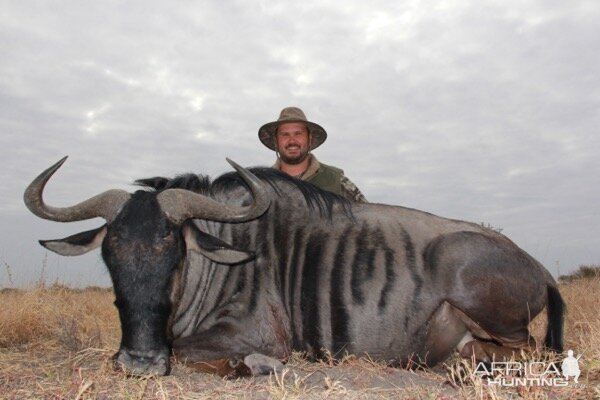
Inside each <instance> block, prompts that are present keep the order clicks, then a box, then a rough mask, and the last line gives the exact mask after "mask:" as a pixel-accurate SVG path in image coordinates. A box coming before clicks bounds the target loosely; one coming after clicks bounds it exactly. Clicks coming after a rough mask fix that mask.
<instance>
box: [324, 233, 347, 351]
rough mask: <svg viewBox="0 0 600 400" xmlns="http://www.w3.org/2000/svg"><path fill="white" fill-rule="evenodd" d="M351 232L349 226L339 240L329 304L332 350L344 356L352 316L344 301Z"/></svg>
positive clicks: (332, 273) (332, 272)
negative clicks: (347, 247)
mask: <svg viewBox="0 0 600 400" xmlns="http://www.w3.org/2000/svg"><path fill="white" fill-rule="evenodd" d="M351 232H352V228H347V229H346V230H345V231H344V234H343V236H342V237H341V238H340V240H339V241H338V244H337V248H336V250H335V258H334V261H333V270H332V271H331V281H330V285H331V290H330V292H329V293H330V294H329V295H330V299H329V304H330V307H331V312H330V315H331V338H332V343H331V350H332V352H333V356H334V357H342V356H343V355H344V354H343V352H344V350H345V349H346V347H347V346H348V344H349V343H350V332H349V321H350V316H349V314H348V310H347V308H346V304H345V301H344V292H345V289H346V285H345V279H344V275H345V272H346V254H345V252H346V243H347V242H346V240H347V239H348V237H349V235H350V233H351Z"/></svg>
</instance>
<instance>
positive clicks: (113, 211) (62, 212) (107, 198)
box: [23, 157, 131, 222]
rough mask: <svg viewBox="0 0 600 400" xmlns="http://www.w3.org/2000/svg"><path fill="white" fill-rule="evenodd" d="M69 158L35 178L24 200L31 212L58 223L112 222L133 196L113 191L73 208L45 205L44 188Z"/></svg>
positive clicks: (28, 187) (121, 191) (120, 191)
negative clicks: (97, 218) (86, 220)
mask: <svg viewBox="0 0 600 400" xmlns="http://www.w3.org/2000/svg"><path fill="white" fill-rule="evenodd" d="M66 159H67V157H64V158H63V159H61V160H60V161H58V162H57V163H56V164H54V165H53V166H51V167H50V168H48V169H47V170H45V171H44V172H42V173H41V174H39V175H38V177H37V178H35V179H34V180H33V181H32V182H31V183H30V184H29V186H27V189H25V194H24V196H23V199H24V200H25V205H26V206H27V208H29V211H31V212H32V213H34V214H35V215H37V216H38V217H40V218H44V219H49V220H52V221H58V222H72V221H82V220H84V219H91V218H95V217H102V218H104V219H105V220H106V221H107V222H111V221H112V220H113V219H114V218H115V216H116V215H117V213H118V211H119V209H120V208H121V206H122V205H123V204H124V203H125V202H126V201H127V200H128V199H129V197H130V196H131V195H130V194H129V193H127V192H126V191H124V190H118V189H112V190H107V191H106V192H104V193H100V194H99V195H96V196H94V197H92V198H90V199H87V200H85V201H82V202H81V203H79V204H77V205H74V206H72V207H51V206H48V205H46V204H45V203H44V200H43V199H42V194H43V192H44V187H45V186H46V183H47V182H48V180H49V179H50V177H51V176H52V175H53V174H54V173H55V172H56V171H57V170H58V169H59V168H60V166H61V165H63V163H64V162H65V160H66Z"/></svg>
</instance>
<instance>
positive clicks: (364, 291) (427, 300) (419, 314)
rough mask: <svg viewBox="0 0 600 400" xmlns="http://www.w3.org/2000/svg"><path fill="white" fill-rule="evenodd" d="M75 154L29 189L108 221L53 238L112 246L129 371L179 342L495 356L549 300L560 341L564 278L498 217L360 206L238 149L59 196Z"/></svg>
mask: <svg viewBox="0 0 600 400" xmlns="http://www.w3.org/2000/svg"><path fill="white" fill-rule="evenodd" d="M65 159H66V157H65V158H64V159H62V160H61V161H59V162H58V163H56V164H55V165H53V166H52V167H50V168H48V169H47V170H46V171H44V172H42V173H41V174H40V175H39V176H38V177H37V178H36V179H35V180H34V181H33V182H32V183H31V184H30V185H29V187H28V188H27V190H26V192H25V196H24V197H25V203H26V204H27V207H28V208H29V209H30V210H31V211H32V212H33V213H34V214H35V215H37V216H39V217H41V218H46V219H50V220H53V221H60V222H69V221H78V220H85V219H90V218H94V217H102V218H104V219H105V220H106V224H105V225H103V226H101V227H100V228H98V229H94V230H91V231H87V232H82V233H79V234H76V235H73V236H70V237H67V238H64V239H61V240H50V241H41V242H40V243H41V244H42V245H44V246H45V247H47V248H48V249H50V250H52V251H54V252H57V253H59V254H63V255H79V254H83V253H85V252H87V251H90V250H92V249H94V248H97V247H99V246H101V247H102V257H103V259H104V262H105V263H106V265H107V267H108V270H109V272H110V276H111V279H112V282H113V286H114V292H115V296H116V301H115V304H116V306H117V308H118V311H119V317H120V320H121V329H122V340H121V345H120V348H119V350H118V352H117V354H116V355H115V362H116V364H117V365H120V366H122V367H123V368H124V369H126V370H128V371H129V372H130V373H132V374H145V373H153V374H167V373H168V372H169V370H170V355H171V354H175V355H176V356H177V359H179V360H183V361H186V362H188V363H190V364H191V365H196V366H199V367H200V366H205V367H206V369H211V368H214V369H215V370H216V371H217V372H218V373H221V374H236V373H240V374H242V373H244V372H246V373H247V372H250V373H261V372H265V371H268V370H270V369H272V368H277V367H278V364H277V363H272V362H270V361H273V360H274V359H285V358H286V357H287V356H288V355H289V354H290V352H291V351H292V350H299V351H305V352H307V353H308V354H309V355H312V356H315V357H319V356H322V355H323V352H324V351H328V352H329V354H332V355H334V356H340V355H343V354H346V353H352V354H359V355H365V354H367V355H369V356H370V357H373V358H376V359H381V360H386V361H389V362H390V363H399V364H406V363H409V362H413V361H414V362H418V363H419V364H421V365H428V366H431V365H435V364H436V363H438V362H439V361H441V360H443V359H445V358H446V357H447V356H448V355H449V354H450V353H451V352H452V351H454V349H458V351H459V352H460V353H461V355H463V356H470V355H475V357H476V358H477V359H479V360H484V361H485V360H487V361H489V360H491V359H492V357H504V356H506V355H507V351H509V352H510V351H512V350H515V349H522V348H526V347H529V346H531V345H533V339H532V338H531V337H530V334H529V331H528V323H529V322H530V320H531V319H533V318H534V317H535V316H536V315H537V314H539V313H540V312H541V311H542V310H543V309H544V307H546V308H547V313H548V317H549V318H548V321H549V322H548V326H547V332H546V340H545V345H546V347H548V348H550V349H554V350H557V351H562V329H563V310H564V304H563V301H562V299H561V296H560V294H559V292H558V290H557V287H556V283H555V281H554V279H553V278H552V277H551V275H550V274H549V273H548V272H547V271H546V270H545V269H544V267H543V266H542V265H541V264H539V263H538V262H537V261H535V260H534V259H533V258H532V257H530V256H529V255H528V254H527V253H526V252H524V251H523V250H521V249H520V248H519V247H517V246H516V245H515V244H514V243H513V242H511V241H510V240H509V239H507V238H506V237H505V236H503V235H501V234H500V233H498V232H495V231H493V230H490V229H486V228H484V227H482V226H480V225H477V224H473V223H468V222H464V221H457V220H451V219H445V218H441V217H438V216H435V215H432V214H429V213H425V212H422V211H418V210H414V209H409V208H405V207H396V206H387V205H381V204H352V203H349V202H348V201H346V200H345V199H342V198H340V197H337V196H335V195H333V194H330V193H328V192H324V191H321V190H319V189H318V188H316V187H315V186H312V185H310V184H307V183H305V182H301V181H299V180H296V179H293V178H290V177H288V176H287V175H284V174H281V173H279V172H278V171H275V170H272V169H268V168H262V169H260V168H255V169H252V170H251V171H252V172H250V171H249V170H246V169H244V168H242V167H240V166H238V165H237V164H235V163H233V162H230V163H231V164H232V166H233V167H234V168H235V169H236V171H237V173H228V174H225V175H223V176H221V177H219V178H217V179H216V180H214V181H213V182H211V181H210V180H209V179H208V178H207V177H204V176H198V175H184V176H180V177H178V178H175V179H171V180H169V179H165V178H151V179H146V180H141V181H138V184H141V185H144V186H146V189H145V190H138V191H136V192H135V193H133V194H130V193H128V192H126V191H122V190H109V191H107V192H104V193H102V194H99V195H97V196H95V197H92V198H90V199H88V200H86V201H84V202H82V203H79V204H77V205H75V206H72V207H65V208H56V207H51V206H48V205H46V204H45V203H44V201H43V200H42V193H43V190H44V186H45V185H46V183H47V181H48V180H49V179H50V177H51V176H52V175H53V174H54V173H55V172H56V170H57V169H58V168H59V167H60V166H61V165H62V164H63V162H64V160H65ZM251 355H253V356H251ZM260 355H262V358H261V356H260ZM240 361H241V362H240ZM244 368H246V369H244Z"/></svg>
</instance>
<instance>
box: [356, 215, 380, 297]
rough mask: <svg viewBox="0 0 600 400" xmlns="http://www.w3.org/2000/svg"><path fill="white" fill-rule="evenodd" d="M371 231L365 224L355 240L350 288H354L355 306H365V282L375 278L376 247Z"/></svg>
mask: <svg viewBox="0 0 600 400" xmlns="http://www.w3.org/2000/svg"><path fill="white" fill-rule="evenodd" d="M369 233H370V232H369V229H368V228H367V224H364V225H363V227H362V229H361V230H360V232H359V234H358V236H357V237H356V239H355V247H354V251H355V255H354V260H353V262H352V279H351V281H350V286H351V288H352V298H353V300H354V303H355V304H361V305H362V304H364V302H365V298H364V294H363V291H362V287H361V286H362V284H363V282H364V281H367V280H370V279H371V278H372V277H373V269H374V267H375V266H374V261H375V247H374V246H373V244H372V243H371V241H370V240H369V239H370V238H369Z"/></svg>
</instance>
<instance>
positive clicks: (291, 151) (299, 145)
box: [275, 122, 310, 165]
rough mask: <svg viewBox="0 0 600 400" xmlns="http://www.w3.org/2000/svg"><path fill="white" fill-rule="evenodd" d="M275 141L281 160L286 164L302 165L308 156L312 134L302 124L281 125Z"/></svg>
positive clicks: (287, 123) (289, 123) (288, 123)
mask: <svg viewBox="0 0 600 400" xmlns="http://www.w3.org/2000/svg"><path fill="white" fill-rule="evenodd" d="M275 141H276V144H277V151H279V155H280V157H281V160H282V161H283V162H285V163H286V164H293V165H295V164H300V163H301V162H302V161H304V160H305V159H306V157H307V156H308V151H309V149H310V134H309V133H308V129H306V125H304V124H303V123H302V122H286V123H284V124H281V125H279V127H278V128H277V134H276V135H275Z"/></svg>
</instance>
